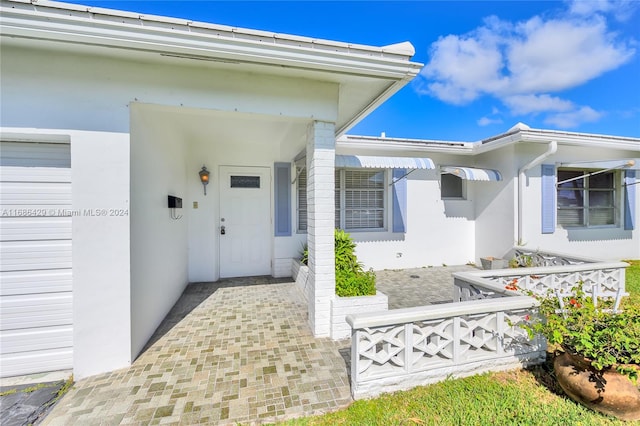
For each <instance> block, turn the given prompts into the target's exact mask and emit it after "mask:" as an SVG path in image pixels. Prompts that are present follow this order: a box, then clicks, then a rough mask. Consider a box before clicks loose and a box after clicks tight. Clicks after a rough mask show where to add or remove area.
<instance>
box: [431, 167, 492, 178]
mask: <svg viewBox="0 0 640 426" xmlns="http://www.w3.org/2000/svg"><path fill="white" fill-rule="evenodd" d="M440 170H441V171H442V172H443V173H451V174H452V175H455V176H458V177H459V178H460V179H466V180H480V181H488V182H497V181H501V180H502V175H501V174H500V172H499V171H497V170H491V169H476V168H473V167H460V166H442V167H441V168H440Z"/></svg>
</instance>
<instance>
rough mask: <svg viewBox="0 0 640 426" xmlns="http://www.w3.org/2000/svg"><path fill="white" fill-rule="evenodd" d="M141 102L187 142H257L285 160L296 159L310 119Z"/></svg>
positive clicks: (236, 145) (164, 124) (232, 143)
mask: <svg viewBox="0 0 640 426" xmlns="http://www.w3.org/2000/svg"><path fill="white" fill-rule="evenodd" d="M137 106H138V107H139V108H142V109H143V110H144V111H145V113H146V114H148V115H150V116H152V117H153V120H154V122H156V123H158V125H159V126H161V127H162V128H163V129H170V131H171V133H172V134H174V135H180V139H181V140H183V141H185V142H188V141H198V140H200V141H207V142H208V143H211V144H212V145H213V144H220V145H227V146H229V145H233V146H234V147H235V148H239V145H242V146H246V147H247V149H250V147H251V146H252V145H254V146H255V145H256V144H261V145H269V146H271V147H272V149H273V150H277V151H278V154H280V155H282V159H283V160H293V156H294V153H297V152H299V151H300V150H302V149H304V147H305V144H306V132H307V126H308V124H309V120H302V119H295V118H290V117H281V116H268V115H260V114H246V113H240V112H226V111H214V110H205V109H195V108H176V107H168V106H161V105H148V104H138V105H137ZM247 154H250V151H249V152H247Z"/></svg>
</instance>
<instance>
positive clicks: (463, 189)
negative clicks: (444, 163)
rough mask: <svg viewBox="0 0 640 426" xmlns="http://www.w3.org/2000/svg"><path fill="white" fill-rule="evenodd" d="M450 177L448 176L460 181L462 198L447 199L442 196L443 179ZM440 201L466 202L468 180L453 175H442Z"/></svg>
mask: <svg viewBox="0 0 640 426" xmlns="http://www.w3.org/2000/svg"><path fill="white" fill-rule="evenodd" d="M445 175H448V176H452V177H454V178H457V179H460V182H461V183H460V186H461V188H460V192H461V194H460V196H459V197H445V196H444V195H442V187H443V183H442V178H443V176H445ZM440 199H441V200H466V199H467V180H466V179H462V178H461V177H460V176H456V175H454V174H452V173H440Z"/></svg>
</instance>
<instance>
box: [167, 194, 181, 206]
mask: <svg viewBox="0 0 640 426" xmlns="http://www.w3.org/2000/svg"><path fill="white" fill-rule="evenodd" d="M169 208H170V209H181V208H182V198H179V197H174V196H173V195H169Z"/></svg>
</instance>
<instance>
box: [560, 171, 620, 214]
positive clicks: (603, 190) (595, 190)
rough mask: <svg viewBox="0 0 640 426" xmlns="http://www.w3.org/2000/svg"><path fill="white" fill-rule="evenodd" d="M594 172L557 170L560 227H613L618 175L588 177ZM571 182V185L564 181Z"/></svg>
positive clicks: (610, 173)
mask: <svg viewBox="0 0 640 426" xmlns="http://www.w3.org/2000/svg"><path fill="white" fill-rule="evenodd" d="M593 172H594V170H558V182H561V183H560V184H559V185H558V190H557V191H558V192H557V196H558V224H559V225H563V226H567V227H571V226H599V225H614V224H615V222H616V212H617V206H616V188H615V187H616V185H615V176H616V174H615V172H613V171H612V172H605V173H598V174H596V175H593V176H585V175H587V174H589V173H593ZM566 180H569V182H564V181H566Z"/></svg>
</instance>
